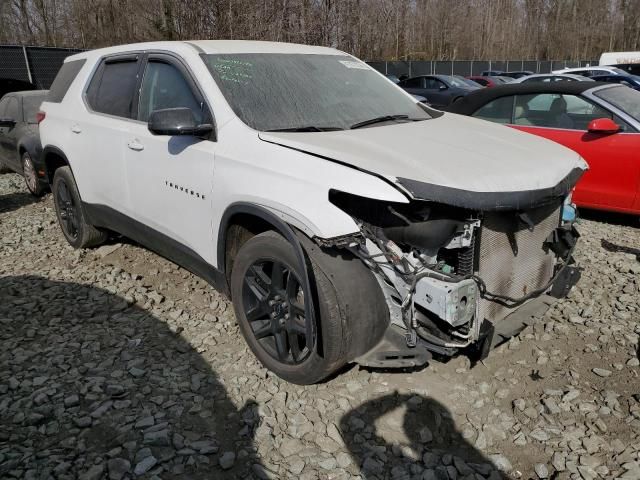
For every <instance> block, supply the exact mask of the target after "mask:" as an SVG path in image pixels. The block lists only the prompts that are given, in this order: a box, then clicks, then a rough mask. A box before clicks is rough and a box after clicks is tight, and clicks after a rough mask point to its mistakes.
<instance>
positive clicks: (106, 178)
mask: <svg viewBox="0 0 640 480" xmlns="http://www.w3.org/2000/svg"><path fill="white" fill-rule="evenodd" d="M140 65H141V61H140V55H139V54H137V53H129V54H126V55H117V56H110V57H106V58H104V59H102V61H101V62H100V63H99V64H98V67H97V69H96V70H95V73H94V74H93V76H92V77H91V79H90V81H89V83H88V86H87V88H86V91H85V94H84V101H85V105H86V110H85V111H84V112H79V114H78V116H77V118H76V120H75V121H74V122H72V123H71V125H70V130H71V135H70V142H69V145H70V147H71V148H70V150H71V152H68V153H69V155H70V156H71V158H70V160H71V163H72V169H73V174H74V175H75V176H76V177H77V178H76V181H77V184H78V188H79V189H80V195H81V197H82V199H83V201H84V202H86V203H90V204H93V205H94V206H95V207H96V208H99V209H101V213H102V214H106V215H113V214H114V213H115V212H119V213H122V214H125V215H128V216H130V215H131V211H130V208H129V199H128V188H127V182H126V173H127V172H126V169H125V165H124V155H125V149H126V139H127V138H128V132H129V131H130V129H131V128H132V125H134V124H135V120H134V119H133V112H132V107H133V98H134V95H135V90H136V87H137V84H138V79H139V71H138V70H139V68H140Z"/></svg>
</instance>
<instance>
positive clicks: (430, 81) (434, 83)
mask: <svg viewBox="0 0 640 480" xmlns="http://www.w3.org/2000/svg"><path fill="white" fill-rule="evenodd" d="M425 80H426V82H425V86H424V88H426V89H427V90H437V89H438V86H439V83H440V82H439V81H438V80H436V79H435V78H427V79H425Z"/></svg>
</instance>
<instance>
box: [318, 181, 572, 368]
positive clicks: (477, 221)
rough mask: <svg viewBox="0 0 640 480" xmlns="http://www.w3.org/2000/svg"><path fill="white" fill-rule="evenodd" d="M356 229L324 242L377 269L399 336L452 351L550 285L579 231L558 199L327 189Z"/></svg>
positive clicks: (430, 347) (473, 341)
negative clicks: (459, 203)
mask: <svg viewBox="0 0 640 480" xmlns="http://www.w3.org/2000/svg"><path fill="white" fill-rule="evenodd" d="M330 201H331V202H332V203H333V204H334V205H336V206H338V207H339V208H341V209H342V210H343V211H345V212H347V213H349V214H350V215H351V216H352V218H353V219H354V220H355V221H356V223H357V224H358V227H359V229H360V233H359V234H355V235H352V236H348V237H343V238H341V239H335V241H333V242H327V241H325V243H327V246H333V247H339V248H345V249H348V250H349V251H350V252H351V253H352V254H353V255H355V256H356V257H358V258H360V259H361V260H362V261H363V262H364V263H365V265H367V267H368V268H369V269H370V270H371V271H372V272H373V273H374V275H375V278H376V280H377V281H378V283H379V285H380V287H381V289H382V291H383V293H384V296H385V300H386V303H387V305H388V307H389V313H390V320H391V325H392V326H395V327H399V328H401V329H402V331H403V332H404V337H405V341H406V346H407V347H408V348H413V347H416V346H418V345H420V346H423V347H426V348H427V349H428V350H429V351H431V352H434V353H436V354H439V355H444V356H452V355H454V354H456V353H458V352H460V351H462V350H464V349H467V348H469V347H472V346H475V345H476V344H478V343H479V342H480V341H481V340H482V337H483V336H486V331H487V323H488V324H489V328H490V329H492V326H491V325H492V324H495V323H497V322H500V321H501V320H502V319H503V318H505V317H506V316H508V315H509V314H510V313H512V312H513V311H514V310H517V309H518V307H520V306H521V305H523V304H524V303H526V302H527V301H528V300H530V299H532V298H535V297H538V296H540V295H542V294H544V293H545V292H547V291H548V290H549V289H550V288H551V286H552V284H553V283H554V282H555V281H556V280H557V279H558V278H559V277H560V275H561V273H562V271H563V270H564V269H565V267H566V266H567V265H568V264H569V263H570V261H571V253H572V251H573V248H574V246H575V244H576V240H577V238H578V237H579V235H578V233H577V231H576V230H575V228H574V226H573V221H572V220H571V221H566V220H563V217H564V216H565V215H564V206H565V205H570V197H569V198H568V200H565V202H564V204H562V203H561V202H560V201H558V202H557V203H555V204H548V205H542V206H539V207H536V208H533V209H528V210H523V211H501V212H475V211H471V210H467V209H461V208H457V207H450V206H446V205H441V204H434V203H429V202H423V201H414V202H410V203H408V204H389V203H388V202H382V201H377V200H371V199H363V198H361V197H356V196H354V195H351V194H346V193H343V192H337V191H332V192H331V194H330Z"/></svg>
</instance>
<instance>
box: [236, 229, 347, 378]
mask: <svg viewBox="0 0 640 480" xmlns="http://www.w3.org/2000/svg"><path fill="white" fill-rule="evenodd" d="M303 275H304V272H302V271H301V270H300V266H299V262H298V258H297V256H296V252H295V250H294V248H293V246H292V245H291V244H290V243H289V242H288V241H287V240H285V239H284V238H283V237H282V236H281V235H278V234H277V233H275V232H272V231H269V232H265V233H262V234H260V235H257V236H255V237H253V238H251V239H249V240H248V241H247V242H246V243H245V244H244V245H243V246H242V248H241V249H240V251H239V252H238V255H237V257H236V259H235V261H234V264H233V270H232V272H231V298H232V299H233V306H234V309H235V312H236V318H237V319H238V325H239V327H240V331H241V332H242V334H243V336H244V338H245V339H246V341H247V344H248V345H249V348H250V349H251V350H252V352H253V353H254V355H255V356H256V357H257V358H258V360H260V362H261V363H262V364H263V365H264V366H265V367H266V368H267V369H269V370H271V371H272V372H274V373H275V374H276V375H278V376H279V377H280V378H282V379H284V380H286V381H288V382H291V383H296V384H299V385H308V384H312V383H316V382H319V381H320V380H322V379H324V378H326V377H327V376H328V375H330V374H331V373H333V372H334V371H335V370H337V369H338V368H339V367H341V366H342V365H344V364H345V363H346V361H347V359H346V358H345V356H344V355H341V353H342V352H341V348H340V346H339V345H337V344H336V343H335V342H332V343H330V344H329V345H327V347H325V348H322V355H320V346H319V345H320V342H319V337H318V333H317V328H316V327H317V325H310V324H309V321H308V320H307V318H306V316H305V302H308V301H312V295H310V294H309V293H308V292H306V291H305V288H304V282H303V278H304V277H303ZM317 290H318V291H317V295H318V305H319V310H320V311H319V312H316V317H317V316H318V313H319V317H320V322H321V325H322V330H323V331H325V330H328V331H331V332H334V333H335V332H336V331H337V330H339V329H340V314H339V310H338V306H337V298H336V295H335V292H334V291H332V287H331V285H330V284H329V283H328V282H321V283H319V284H318V287H317ZM312 332H314V333H312ZM330 336H333V335H330Z"/></svg>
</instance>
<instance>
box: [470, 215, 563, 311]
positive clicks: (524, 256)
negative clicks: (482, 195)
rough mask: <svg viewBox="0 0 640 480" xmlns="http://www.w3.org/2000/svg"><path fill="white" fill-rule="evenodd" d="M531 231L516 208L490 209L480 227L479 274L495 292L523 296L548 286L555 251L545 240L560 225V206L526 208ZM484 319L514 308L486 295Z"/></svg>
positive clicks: (490, 290)
mask: <svg viewBox="0 0 640 480" xmlns="http://www.w3.org/2000/svg"><path fill="white" fill-rule="evenodd" d="M526 213H527V214H528V216H529V218H530V219H531V220H532V221H533V223H534V225H535V227H534V230H533V232H531V231H529V229H528V227H527V225H526V224H524V223H523V222H522V221H521V220H520V219H519V218H518V216H517V215H516V214H515V213H514V212H506V213H500V212H499V213H488V214H487V215H485V217H484V220H483V222H482V229H481V231H480V248H479V261H478V274H479V276H480V278H482V279H483V280H484V282H485V283H486V285H487V290H488V291H489V292H491V293H496V294H499V295H506V296H509V297H512V298H519V297H522V296H523V295H526V294H527V293H529V292H531V291H532V290H535V289H537V288H540V287H542V286H544V285H545V284H546V283H547V282H548V281H549V280H550V279H551V277H552V275H553V264H554V258H553V253H551V252H545V250H544V248H543V243H544V241H545V240H546V239H547V237H548V236H549V234H550V233H551V232H552V231H553V230H554V229H555V228H556V227H557V226H558V224H559V221H560V207H559V206H558V205H552V206H545V207H540V208H537V209H533V210H529V211H527V212H526ZM479 309H480V314H479V317H480V318H481V319H484V318H486V319H488V320H491V321H492V322H494V323H495V322H498V321H500V320H502V319H503V318H504V317H506V316H507V315H509V313H511V312H512V311H513V310H512V309H509V308H507V307H505V306H503V305H500V304H499V303H496V302H491V301H488V300H486V299H482V300H481V301H480V307H479Z"/></svg>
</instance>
